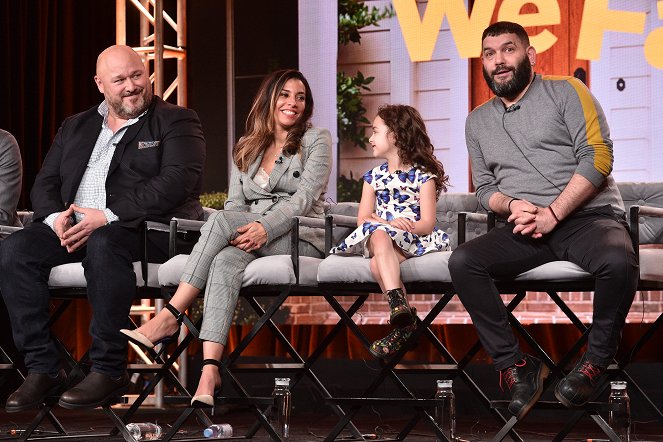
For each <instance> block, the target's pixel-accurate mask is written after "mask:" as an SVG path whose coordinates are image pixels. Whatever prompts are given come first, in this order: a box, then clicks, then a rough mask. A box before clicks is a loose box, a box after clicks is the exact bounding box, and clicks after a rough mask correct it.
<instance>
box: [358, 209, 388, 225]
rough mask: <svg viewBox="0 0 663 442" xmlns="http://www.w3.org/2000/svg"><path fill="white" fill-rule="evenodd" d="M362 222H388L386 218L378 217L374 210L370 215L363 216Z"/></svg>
mask: <svg viewBox="0 0 663 442" xmlns="http://www.w3.org/2000/svg"><path fill="white" fill-rule="evenodd" d="M364 222H369V223H382V224H389V223H388V222H387V220H386V219H384V218H380V217H379V216H378V215H377V214H376V213H375V212H373V213H371V216H369V217H368V218H365V219H364Z"/></svg>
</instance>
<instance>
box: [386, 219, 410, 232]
mask: <svg viewBox="0 0 663 442" xmlns="http://www.w3.org/2000/svg"><path fill="white" fill-rule="evenodd" d="M387 224H389V225H390V226H394V227H396V228H397V229H401V230H405V231H406V232H412V231H413V230H414V222H413V221H412V220H411V219H408V218H396V219H394V220H391V221H389V222H388V223H387Z"/></svg>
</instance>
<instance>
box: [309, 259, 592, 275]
mask: <svg viewBox="0 0 663 442" xmlns="http://www.w3.org/2000/svg"><path fill="white" fill-rule="evenodd" d="M451 253H452V252H436V253H429V254H427V255H423V256H419V257H416V258H410V259H407V260H405V261H404V262H403V263H402V264H401V277H402V278H403V282H420V281H426V282H450V281H451V276H450V275H449V257H450V256H451ZM589 277H591V275H590V274H589V273H587V272H585V271H584V270H582V269H581V268H580V267H578V266H577V265H575V264H573V263H571V262H568V261H554V262H549V263H546V264H543V265H541V266H539V267H537V268H534V269H532V270H529V271H527V272H524V273H522V274H520V275H518V276H517V277H516V278H515V280H516V281H542V280H546V281H555V282H561V281H574V280H582V279H586V278H589ZM318 282H323V283H324V282H327V283H343V282H348V283H352V282H354V283H362V282H375V280H374V279H373V275H371V270H370V268H369V260H368V259H365V258H363V257H361V256H339V255H330V256H328V257H327V258H325V259H324V260H323V261H322V262H321V263H320V266H319V267H318Z"/></svg>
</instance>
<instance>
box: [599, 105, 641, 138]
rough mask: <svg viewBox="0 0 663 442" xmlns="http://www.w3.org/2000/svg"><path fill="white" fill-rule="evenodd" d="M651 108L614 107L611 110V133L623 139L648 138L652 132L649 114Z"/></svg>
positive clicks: (609, 119)
mask: <svg viewBox="0 0 663 442" xmlns="http://www.w3.org/2000/svg"><path fill="white" fill-rule="evenodd" d="M650 112H651V108H649V107H638V108H628V109H613V110H611V111H610V116H609V118H608V121H609V122H610V133H611V134H612V137H613V138H614V137H615V136H618V137H619V138H622V139H629V138H631V139H632V138H648V137H649V133H650V126H649V116H650Z"/></svg>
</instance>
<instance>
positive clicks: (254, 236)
mask: <svg viewBox="0 0 663 442" xmlns="http://www.w3.org/2000/svg"><path fill="white" fill-rule="evenodd" d="M237 233H239V236H238V237H237V238H235V239H233V240H232V241H230V244H231V245H233V246H235V247H237V248H238V249H240V250H244V251H245V252H252V251H254V250H257V249H259V248H260V247H262V246H264V245H265V243H266V242H267V231H265V227H263V225H262V224H260V223H259V222H256V221H253V222H252V223H248V224H246V225H244V226H241V227H238V228H237Z"/></svg>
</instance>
